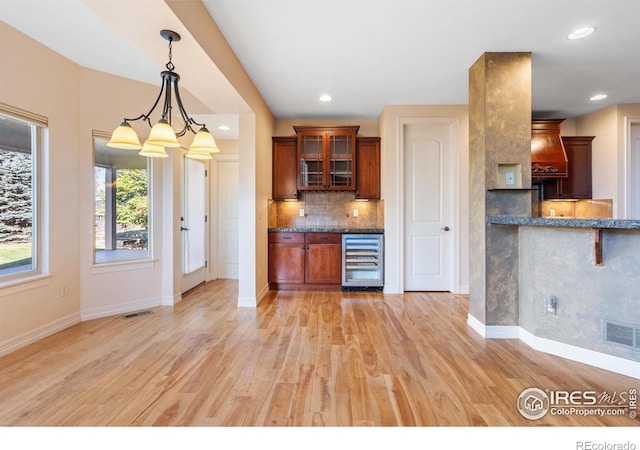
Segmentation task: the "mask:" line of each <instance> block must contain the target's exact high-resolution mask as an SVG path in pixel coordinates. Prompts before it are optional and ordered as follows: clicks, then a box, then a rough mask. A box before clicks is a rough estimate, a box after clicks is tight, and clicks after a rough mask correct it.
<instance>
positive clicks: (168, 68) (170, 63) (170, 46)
mask: <svg viewBox="0 0 640 450" xmlns="http://www.w3.org/2000/svg"><path fill="white" fill-rule="evenodd" d="M172 48H173V39H171V38H169V62H168V63H167V64H166V65H165V67H166V68H167V70H170V71H172V72H173V69H175V68H176V66H175V65H174V64H173V63H172V62H171V58H172V57H173V54H172V53H171V49H172Z"/></svg>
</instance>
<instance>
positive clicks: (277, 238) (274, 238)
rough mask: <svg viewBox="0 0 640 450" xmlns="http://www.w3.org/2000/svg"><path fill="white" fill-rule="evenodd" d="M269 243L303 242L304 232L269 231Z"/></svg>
mask: <svg viewBox="0 0 640 450" xmlns="http://www.w3.org/2000/svg"><path fill="white" fill-rule="evenodd" d="M269 244H304V233H269Z"/></svg>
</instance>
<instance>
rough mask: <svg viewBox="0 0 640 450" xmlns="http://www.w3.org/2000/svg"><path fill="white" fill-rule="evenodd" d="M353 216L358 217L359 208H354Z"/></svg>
mask: <svg viewBox="0 0 640 450" xmlns="http://www.w3.org/2000/svg"><path fill="white" fill-rule="evenodd" d="M353 217H358V209H357V208H354V209H353Z"/></svg>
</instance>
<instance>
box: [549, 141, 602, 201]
mask: <svg viewBox="0 0 640 450" xmlns="http://www.w3.org/2000/svg"><path fill="white" fill-rule="evenodd" d="M594 137H595V136H563V137H562V143H563V145H564V149H565V152H566V153H567V160H568V176H567V178H560V179H557V180H545V181H544V183H543V189H544V191H543V195H544V199H545V200H550V199H580V198H592V190H591V184H592V182H591V172H592V167H591V143H592V141H593V139H594Z"/></svg>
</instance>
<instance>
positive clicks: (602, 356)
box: [467, 314, 640, 379]
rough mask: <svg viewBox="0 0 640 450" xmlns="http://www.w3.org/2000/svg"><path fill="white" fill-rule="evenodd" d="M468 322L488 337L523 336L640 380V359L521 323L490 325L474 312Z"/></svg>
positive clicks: (549, 349)
mask: <svg viewBox="0 0 640 450" xmlns="http://www.w3.org/2000/svg"><path fill="white" fill-rule="evenodd" d="M467 325H469V326H470V327H471V328H472V329H473V330H474V331H475V332H476V333H478V334H479V335H480V336H482V337H484V338H486V339H519V340H521V341H522V342H524V343H525V344H527V345H528V346H529V347H531V348H533V349H534V350H538V351H540V352H544V353H548V354H550V355H555V356H560V357H561V358H565V359H569V360H571V361H576V362H579V363H582V364H587V365H589V366H593V367H598V368H599V369H604V370H608V371H610V372H615V373H619V374H621V375H626V376H628V377H632V378H636V379H640V375H639V374H640V362H636V361H631V360H629V359H624V358H620V357H618V356H612V355H608V354H606V353H600V352H596V351H594V350H588V349H586V348H582V347H576V346H575V345H570V344H565V343H562V342H558V341H553V340H551V339H546V338H542V337H539V336H536V335H534V334H532V333H530V332H529V331H527V330H525V329H523V328H522V327H520V326H495V325H489V326H487V325H485V324H483V323H482V322H480V321H479V320H478V319H476V318H475V317H473V316H472V315H471V314H469V315H468V316H467Z"/></svg>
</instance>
